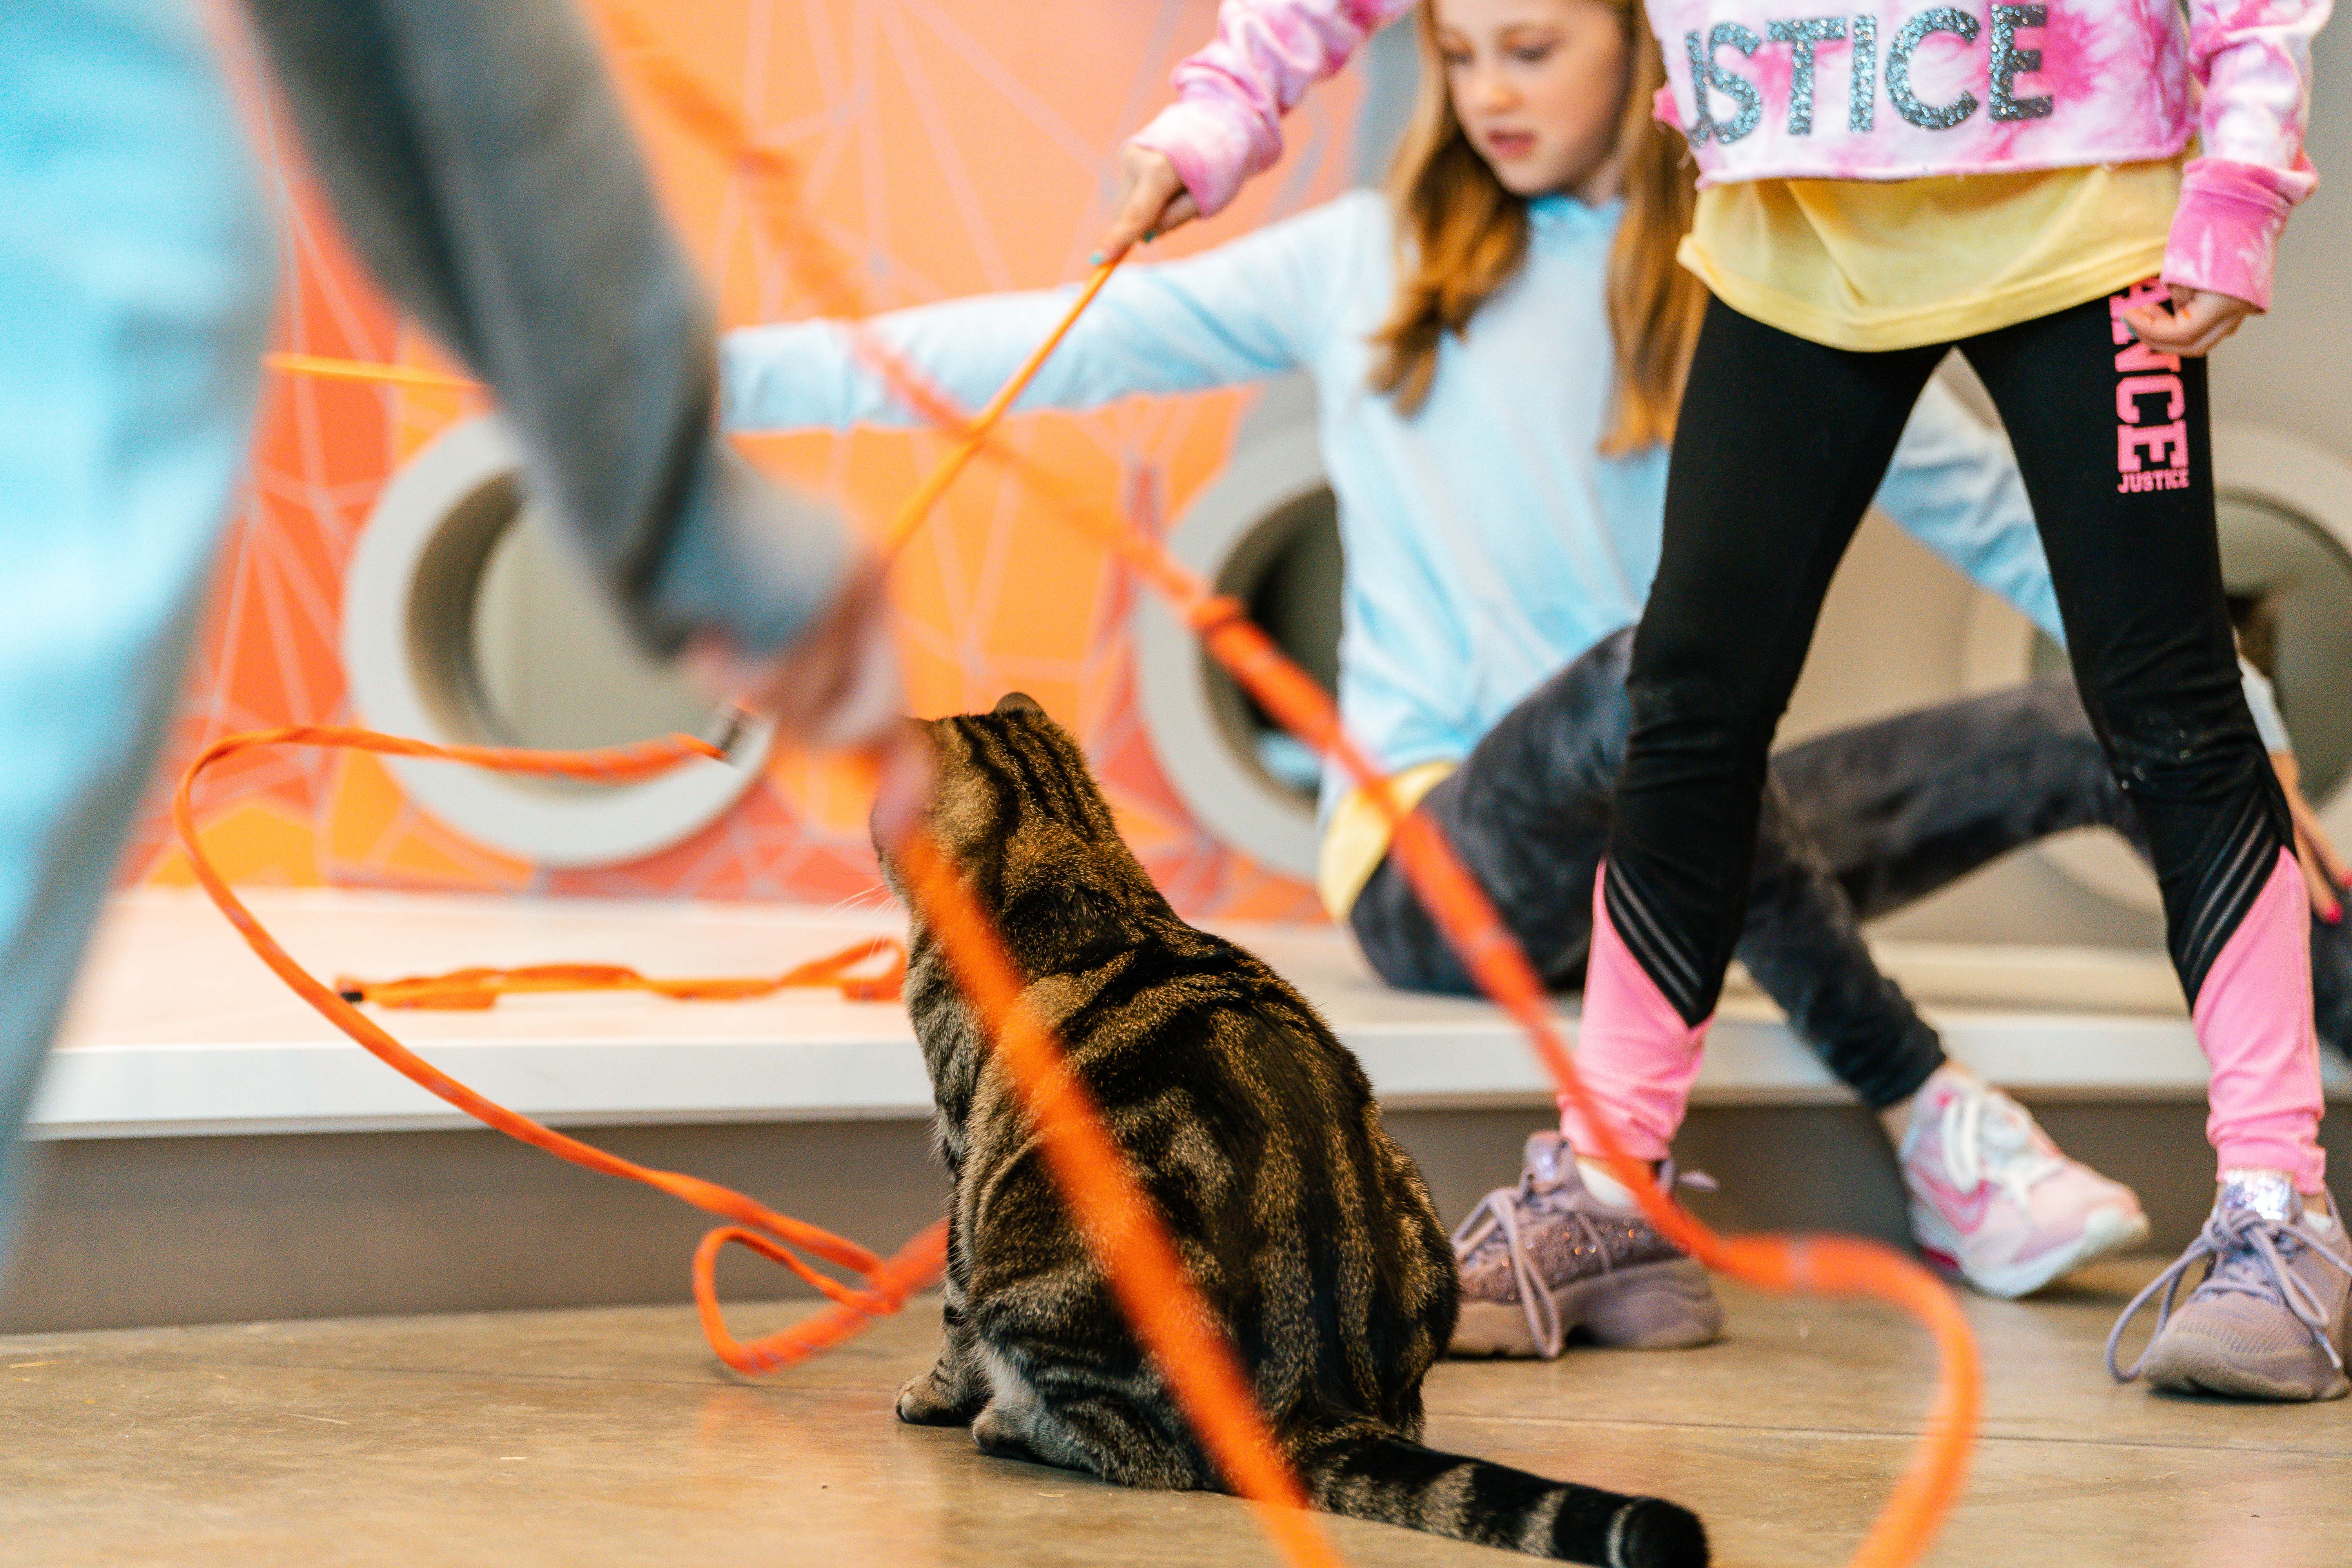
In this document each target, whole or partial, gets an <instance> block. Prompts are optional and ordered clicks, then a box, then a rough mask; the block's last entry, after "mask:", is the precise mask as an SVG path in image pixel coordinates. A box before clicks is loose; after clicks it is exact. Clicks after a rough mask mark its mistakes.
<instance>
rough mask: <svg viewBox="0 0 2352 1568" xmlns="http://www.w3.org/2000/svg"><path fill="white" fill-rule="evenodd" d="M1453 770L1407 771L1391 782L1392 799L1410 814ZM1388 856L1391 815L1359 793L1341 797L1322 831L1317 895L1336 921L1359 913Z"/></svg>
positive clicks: (1438, 766)
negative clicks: (1358, 899)
mask: <svg viewBox="0 0 2352 1568" xmlns="http://www.w3.org/2000/svg"><path fill="white" fill-rule="evenodd" d="M1453 771H1454V763H1446V762H1437V763H1422V764H1421V765H1420V766H1419V767H1415V768H1407V769H1405V770H1404V772H1402V773H1395V774H1391V776H1390V779H1389V793H1390V794H1391V795H1395V796H1396V802H1397V804H1398V805H1401V806H1402V807H1403V808H1404V809H1405V810H1407V811H1411V810H1412V808H1413V807H1414V806H1416V805H1420V804H1421V797H1422V796H1423V795H1427V794H1428V793H1429V792H1430V791H1431V790H1433V789H1435V788H1436V787H1437V786H1438V784H1440V783H1441V782H1442V781H1443V780H1444V778H1445V775H1446V774H1448V773H1452V772H1453ZM1388 852H1389V819H1388V814H1387V813H1385V812H1383V811H1381V809H1380V808H1379V807H1378V806H1375V805H1373V804H1372V801H1371V796H1370V795H1367V794H1365V793H1364V792H1363V791H1362V790H1360V789H1351V790H1349V792H1348V793H1347V794H1346V795H1342V796H1340V797H1339V805H1338V806H1337V807H1335V808H1334V809H1333V810H1332V813H1331V820H1330V821H1329V822H1328V823H1327V824H1326V825H1325V826H1324V828H1323V843H1322V846H1321V847H1320V848H1319V849H1318V852H1317V854H1316V859H1315V890H1316V891H1317V892H1318V893H1320V894H1321V895H1322V896H1323V908H1324V909H1325V910H1327V911H1328V912H1329V914H1330V916H1331V918H1332V919H1333V920H1335V921H1346V920H1347V918H1348V911H1349V910H1351V909H1354V908H1355V907H1356V895H1357V894H1359V893H1360V892H1362V891H1363V890H1364V884H1365V883H1367V882H1369V881H1370V880H1371V879H1372V873H1373V872H1375V871H1377V870H1379V869H1380V868H1381V860H1382V858H1385V857H1386V856H1387V854H1388Z"/></svg>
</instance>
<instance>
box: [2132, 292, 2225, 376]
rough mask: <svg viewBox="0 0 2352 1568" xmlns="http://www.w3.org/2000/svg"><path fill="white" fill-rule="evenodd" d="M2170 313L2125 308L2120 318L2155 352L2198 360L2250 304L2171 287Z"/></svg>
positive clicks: (2210, 293)
mask: <svg viewBox="0 0 2352 1568" xmlns="http://www.w3.org/2000/svg"><path fill="white" fill-rule="evenodd" d="M2173 300H2174V303H2173V308H2172V310H2171V311H2170V313H2167V312H2165V311H2162V310H2157V309H2156V308H2154V307H2153V306H2147V307H2143V308H2141V309H2139V310H2127V311H2126V312H2125V313H2124V320H2125V321H2126V322H2127V323H2128V324H2129V325H2130V327H2131V329H2132V331H2134V332H2136V333H2137V334H2138V337H2139V341H2140V342H2143V343H2146V344H2147V346H2148V347H2150V348H2152V349H2154V350H2156V351H2157V352H2158V353H2168V354H2179V355H2180V356H2182V357H2183V358H2185V359H2202V358H2203V357H2204V356H2205V355H2207V354H2209V353H2212V352H2213V350H2214V349H2215V348H2217V347H2218V346H2220V344H2221V341H2222V340H2223V339H2225V338H2227V337H2228V336H2229V335H2230V334H2231V332H2234V331H2237V330H2238V323H2239V322H2241V321H2244V320H2245V319H2246V317H2247V316H2248V315H2249V314H2250V313H2252V310H2253V307H2252V305H2250V304H2248V303H2246V301H2244V300H2239V299H2234V298H2232V297H2231V296H2230V295H2227V294H2216V293H2213V292H2210V290H2200V291H2196V292H2190V291H2189V290H2186V289H2174V290H2173Z"/></svg>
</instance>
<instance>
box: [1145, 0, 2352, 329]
mask: <svg viewBox="0 0 2352 1568" xmlns="http://www.w3.org/2000/svg"><path fill="white" fill-rule="evenodd" d="M1413 4H1414V0H1223V5H1221V6H1220V7H1219V11H1218V17H1217V36H1216V37H1215V38H1214V39H1213V41H1212V42H1211V43H1210V44H1209V46H1208V47H1206V48H1204V49H1202V51H1201V52H1200V53H1198V54H1196V55H1194V56H1192V58H1189V59H1187V60H1186V61H1184V63H1183V64H1182V65H1181V66H1179V67H1177V68H1176V75H1175V84H1176V89H1177V101H1176V102H1175V103H1173V104H1171V105H1170V106H1169V107H1168V108H1167V109H1166V110H1163V111H1162V112H1161V113H1160V116H1159V118H1157V119H1155V120H1154V121H1152V122H1151V123H1150V125H1149V126H1147V127H1145V129H1144V130H1143V132H1141V134H1139V135H1138V136H1137V137H1136V138H1135V142H1136V144H1137V145H1139V146H1143V147H1148V148H1150V149H1151V150H1153V151H1155V152H1158V153H1163V154H1165V155H1166V156H1167V158H1168V160H1169V161H1170V162H1171V163H1173V164H1174V165H1175V166H1176V172H1177V174H1180V175H1181V176H1182V178H1183V181H1184V184H1185V188H1186V189H1187V190H1189V191H1191V192H1192V197H1193V199H1194V200H1195V201H1197V202H1198V203H1199V204H1200V205H1201V210H1202V212H1203V213H1213V212H1216V211H1217V210H1219V209H1220V208H1222V207H1223V206H1224V205H1226V204H1227V203H1228V202H1230V201H1232V200H1233V198H1234V193H1235V192H1236V191H1237V190H1238V189H1239V188H1240V186H1241V184H1242V182H1243V181H1244V180H1245V179H1247V178H1248V177H1249V176H1250V175H1252V174H1255V173H1257V172H1258V171H1259V170H1261V169H1264V168H1265V167H1266V166H1268V165H1269V164H1271V163H1273V162H1274V161H1275V159H1276V157H1278V156H1279V155H1280V153H1281V152H1282V132H1281V125H1280V121H1281V118H1282V116H1283V114H1284V113H1285V112H1286V111H1287V110H1289V109H1290V107H1291V106H1292V105H1293V104H1295V103H1297V101H1298V99H1299V97H1300V96H1301V95H1302V94H1304V93H1305V92H1306V90H1307V87H1308V86H1309V85H1311V84H1312V83H1314V82H1316V81H1318V80H1319V79H1322V78H1324V77H1327V76H1328V75H1330V74H1331V73H1332V72H1333V71H1336V70H1338V69H1339V67H1340V66H1341V65H1343V64H1345V63H1346V61H1347V59H1348V57H1349V55H1350V54H1352V53H1353V52H1354V51H1355V49H1356V47H1357V46H1358V45H1360V44H1361V43H1362V42H1363V41H1364V39H1365V38H1367V37H1370V35H1371V34H1372V33H1374V32H1376V31H1378V30H1379V29H1380V28H1381V27H1382V26H1386V25H1387V24H1388V23H1389V22H1391V21H1392V20H1394V19H1395V18H1396V17H1398V16H1402V15H1403V14H1404V13H1405V12H1407V11H1409V10H1411V9H1412V5H1413ZM2329 4H2330V0H2189V4H2188V16H2187V19H2186V21H2185V22H2184V20H2183V18H2182V16H2181V13H2180V10H2179V7H2178V5H2176V3H2175V0H2046V3H2044V4H2040V5H1998V4H1989V3H1987V0H1969V4H1965V5H1933V6H1927V5H1920V6H1916V8H1915V7H1914V6H1913V5H1908V4H1906V5H1902V6H1900V7H1896V8H1892V9H1888V10H1885V11H1874V12H1848V13H1845V14H1843V15H1836V16H1800V15H1793V14H1792V15H1781V14H1780V13H1782V12H1783V11H1786V12H1790V13H1794V12H1797V11H1800V10H1802V9H1804V7H1801V6H1797V5H1787V4H1784V3H1776V0H1651V5H1650V17H1651V21H1652V24H1653V26H1654V28H1655V29H1656V32H1657V35H1658V40H1659V45H1660V47H1661V48H1662V49H1663V50H1664V58H1665V64H1666V72H1667V78H1668V85H1667V86H1666V87H1665V88H1664V89H1661V91H1660V92H1659V94H1658V115H1659V118H1660V119H1661V120H1664V121H1665V122H1666V123H1668V124H1670V125H1673V126H1675V127H1676V128H1677V129H1679V130H1680V131H1682V132H1683V133H1684V134H1685V136H1687V137H1688V138H1689V140H1690V142H1691V146H1692V149H1693V152H1694V153H1695V154H1696V158H1697V160H1698V168H1699V181H1700V183H1701V184H1717V183H1721V182H1725V181H1733V180H1763V179H1818V180H1907V179H1919V178H1924V177H1927V176H1931V175H1941V174H1989V173H1994V172H2019V171H2024V170H2032V169H2067V168H2079V167H2083V166H2084V165H2088V164H2094V163H2137V162H2142V161H2146V160H2149V159H2157V158H2169V157H2172V156H2174V155H2175V154H2177V153H2179V152H2180V151H2181V150H2182V149H2183V148H2185V147H2186V146H2188V144H2189V138H2190V137H2191V135H2197V136H2200V137H2201V138H2202V142H2203V144H2202V147H2201V149H2200V152H2201V153H2202V155H2201V156H2200V157H2198V158H2196V159H2194V160H2192V161H2191V162H2190V163H2189V166H2188V169H2187V172H2186V174H2185V176H2184V178H2183V180H2182V185H2181V193H2180V206H2179V212H2178V213H2177V214H2176V215H2175V216H2174V218H2173V223H2172V234H2171V238H2170V241H2169V243H2168V247H2167V248H2166V252H2165V258H2164V277H2165V279H2166V280H2167V281H2168V282H2172V283H2179V284H2185V285H2188V286H2189V287H2192V288H2198V289H2215V290H2217V291H2219V292H2221V293H2224V294H2231V295H2235V296H2236V297H2237V298H2239V299H2242V300H2251V301H2252V303H2254V304H2255V305H2257V306H2260V307H2263V308H2264V309H2267V308H2268V307H2269V305H2270V293H2271V262H2272V258H2273V254H2274V253H2275V251H2276V249H2277V246H2278V237H2279V232H2280V230H2281V229H2283V228H2284V226H2285V224H2286V214H2287V209H2288V208H2289V207H2291V206H2293V205H2294V204H2295V203H2296V202H2299V201H2301V200H2302V199H2303V198H2304V197H2305V196H2307V195H2310V194H2311V191H2312V188H2313V187H2314V186H2315V184H2318V176H2317V175H2316V174H2314V173H2313V171H2312V167H2311V162H2310V160H2309V159H2307V158H2305V156H2304V153H2303V132H2304V123H2305V117H2306V114H2307V112H2308V110H2309V106H2310V101H2311V40H2312V38H2313V37H2314V36H2315V34H2317V32H2318V31H2319V28H2320V26H2321V24H2322V23H2323V22H2325V21H2326V18H2327V13H2328V8H2329Z"/></svg>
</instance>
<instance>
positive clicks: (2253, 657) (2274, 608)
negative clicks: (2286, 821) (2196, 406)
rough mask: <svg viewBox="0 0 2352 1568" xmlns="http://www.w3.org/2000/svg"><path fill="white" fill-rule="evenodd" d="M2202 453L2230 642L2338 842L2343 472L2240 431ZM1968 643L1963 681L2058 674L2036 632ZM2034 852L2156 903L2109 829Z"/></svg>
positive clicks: (2351, 481)
mask: <svg viewBox="0 0 2352 1568" xmlns="http://www.w3.org/2000/svg"><path fill="white" fill-rule="evenodd" d="M2213 458H2214V487H2215V490H2216V496H2215V507H2214V510H2215V515H2216V521H2217V522H2218V524H2219V531H2220V536H2221V575H2222V584H2223V586H2224V588H2225V590H2226V591H2227V593H2228V595H2229V601H2230V618H2231V624H2232V626H2234V627H2235V629H2236V631H2237V634H2238V644H2239V647H2240V649H2241V651H2242V653H2243V654H2244V655H2245V658H2246V661H2247V662H2248V663H2250V664H2252V666H2253V667H2254V668H2256V669H2258V670H2260V671H2261V672H2262V673H2263V675H2265V676H2267V677H2268V678H2269V679H2270V681H2271V683H2272V687H2273V691H2274V693H2275V695H2276V697H2277V700H2278V708H2279V716H2280V717H2281V718H2282V719H2284V721H2285V722H2286V728H2287V733H2288V735H2289V736H2290V737H2291V738H2292V739H2293V741H2294V752H2295V760H2296V763H2297V764H2298V766H2299V768H2300V770H2301V773H2302V788H2303V793H2304V795H2305V797H2306V798H2308V799H2309V800H2310V802H2311V803H2312V805H2313V806H2314V807H2315V809H2316V810H2317V811H2318V813H2319V816H2320V819H2321V821H2322V823H2323V824H2324V825H2325V826H2326V828H2327V831H2328V833H2329V835H2330V837H2333V838H2334V839H2335V840H2336V842H2337V843H2338V844H2339V845H2341V844H2342V843H2343V842H2344V840H2345V837H2346V835H2347V832H2352V467H2347V465H2345V464H2344V463H2341V462H2339V461H2338V460H2336V458H2333V457H2331V456H2330V455H2328V454H2327V453H2326V452H2323V451H2320V450H2319V449H2317V448H2315V447H2310V446H2308V445H2306V444H2305V443H2303V442H2300V441H2298V440H2295V439H2294V438H2293V437H2285V436H2281V435H2279V434H2277V433H2275V432H2272V431H2266V430H2260V429H2251V428H2246V427H2229V426H2223V427H2221V428H2217V429H2216V430H2215V432H2214V436H2213ZM1971 640H1972V642H1973V643H1975V644H1976V645H1977V646H1976V647H1975V648H1974V649H1973V650H1972V653H1971V659H1970V663H1971V666H1972V668H1971V669H1970V672H1969V674H1970V680H1969V684H1970V685H1971V686H1973V687H1977V688H1979V689H1982V688H1985V687H1988V686H1991V685H1997V684H2001V683H2002V680H2003V676H2002V672H2003V670H2004V669H2013V670H2014V672H2015V673H2014V674H2013V675H2011V676H2009V677H2008V679H2020V678H2022V677H2024V676H2027V675H2032V676H2043V675H2065V674H2067V673H2068V666H2067V663H2066V655H2065V652H2064V650H2063V649H2062V648H2060V647H2059V646H2058V645H2057V644H2056V643H2054V642H2053V641H2052V640H2051V639H2050V638H2049V637H2047V636H2045V635H2043V634H2042V633H2041V632H2039V631H2034V630H2032V629H2031V628H2026V629H2024V630H2023V631H2021V632H2019V631H2015V630H2013V629H2012V630H2011V632H2010V633H2009V634H2008V635H2007V636H2005V637H2004V636H2002V635H2000V634H1995V635H1993V636H1991V637H1990V638H1987V637H1981V636H1974V637H1972V638H1971ZM2004 644H2005V645H2006V647H2004V646H2003V645H2004ZM2010 650H2014V651H2010ZM2041 853H2042V855H2043V856H2044V857H2045V858H2048V859H2049V860H2050V861H2051V862H2052V863H2053V865H2055V866H2056V867H2057V868H2058V869H2059V870H2060V871H2062V872H2063V873H2064V874H2065V875H2066V876H2067V877H2068V878H2070V879H2073V880H2074V881H2075V882H2076V883H2078V884H2080V885H2082V886H2084V887H2086V888H2088V889H2090V890H2092V891H2093V892H2095V893H2099V894H2101V895H2103V896H2105V897H2106V898H2108V899H2110V900H2114V901H2115V902H2117V903H2120V904H2123V905H2125V906H2126V907H2128V908H2132V909H2137V910H2148V911H2151V912H2152V911H2154V910H2158V909H2159V908H2160V907H2161V905H2160V902H2159V900H2158V896H2157V889H2156V881H2155V879H2154V877H2153V876H2152V875H2151V874H2150V873H2149V872H2148V870H2147V868H2146V867H2145V866H2143V865H2142V864H2141V862H2140V860H2139V858H2137V856H2135V855H2134V854H2132V852H2131V851H2130V850H2129V849H2128V848H2126V847H2124V845H2123V844H2122V843H2121V842H2120V841H2119V840H2117V839H2116V837H2114V836H2113V835H2111V834H2104V833H2096V832H2084V833H2079V834H2068V835H2064V836H2063V837H2059V838H2056V839H2053V840H2052V841H2050V842H2049V843H2048V844H2046V845H2044V846H2043V847H2042V850H2041Z"/></svg>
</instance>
